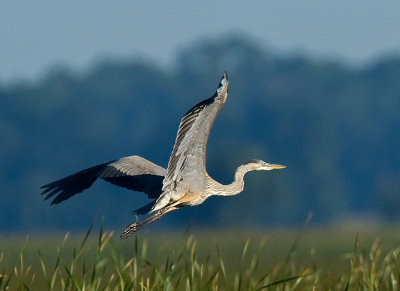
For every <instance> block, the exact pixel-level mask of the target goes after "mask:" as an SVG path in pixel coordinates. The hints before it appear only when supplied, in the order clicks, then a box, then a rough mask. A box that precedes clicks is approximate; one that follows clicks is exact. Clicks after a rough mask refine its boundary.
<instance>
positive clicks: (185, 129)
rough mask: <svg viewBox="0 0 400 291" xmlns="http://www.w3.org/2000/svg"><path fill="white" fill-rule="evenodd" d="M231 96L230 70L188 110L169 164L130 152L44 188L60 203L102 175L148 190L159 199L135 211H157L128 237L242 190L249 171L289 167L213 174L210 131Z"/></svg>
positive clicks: (252, 166) (252, 164) (256, 165)
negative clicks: (225, 180)
mask: <svg viewBox="0 0 400 291" xmlns="http://www.w3.org/2000/svg"><path fill="white" fill-rule="evenodd" d="M227 96H228V76H227V74H226V73H225V74H224V76H223V77H222V79H221V82H220V83H219V86H218V88H217V90H216V92H215V93H214V95H213V96H212V97H211V98H208V99H206V100H204V101H202V102H200V103H199V104H197V105H196V106H194V107H193V108H192V109H190V110H189V111H188V112H187V113H186V114H185V115H184V116H183V118H182V120H181V122H180V125H179V129H178V134H177V137H176V141H175V145H174V148H173V150H172V153H171V156H170V160H169V163H168V167H167V169H164V168H163V167H160V166H158V165H156V164H154V163H152V162H150V161H148V160H146V159H144V158H142V157H140V156H129V157H124V158H121V159H119V160H114V161H111V162H108V163H103V164H100V165H97V166H94V167H91V168H88V169H85V170H83V171H80V172H78V173H75V174H73V175H71V176H68V177H65V178H63V179H60V180H57V181H55V182H52V183H50V184H47V185H44V186H43V187H42V188H44V191H43V192H42V194H47V195H46V197H45V200H47V199H49V198H51V197H53V196H55V198H54V199H53V201H52V202H51V204H58V203H60V202H62V201H64V200H66V199H68V198H70V197H71V196H73V195H75V194H78V193H81V192H82V191H83V190H85V189H87V188H89V187H90V186H91V185H92V184H93V183H94V182H95V180H96V179H97V178H101V179H103V180H105V181H107V182H110V183H113V184H115V185H117V186H120V187H124V188H127V189H129V190H134V191H139V192H144V193H146V194H147V196H148V198H150V199H153V201H152V202H150V203H149V204H147V205H145V206H143V207H141V208H139V209H136V210H135V213H136V214H146V213H153V212H154V214H153V215H152V216H150V217H149V218H147V219H145V220H142V221H139V222H135V223H132V224H130V225H128V226H127V227H126V228H125V230H124V232H123V234H122V235H121V238H126V237H128V236H129V235H131V234H132V233H134V232H136V231H137V230H139V229H140V228H142V227H143V226H145V225H147V224H149V223H151V222H153V221H154V220H157V219H159V218H160V217H161V216H163V215H164V214H166V213H168V212H170V211H173V210H176V209H179V208H181V207H184V206H195V205H199V204H201V203H203V202H204V200H206V199H207V198H208V197H210V196H213V195H220V196H230V195H236V194H238V193H240V192H241V191H242V190H243V187H244V179H243V178H244V175H245V174H246V173H247V172H249V171H255V170H273V169H282V168H284V167H285V166H281V165H276V164H269V163H266V162H263V161H261V160H250V161H249V162H247V163H245V164H243V165H241V166H239V167H238V168H237V170H236V173H235V179H234V181H233V182H232V183H231V184H229V185H222V184H220V183H218V182H217V181H215V180H213V179H212V178H211V177H210V176H209V175H208V173H207V171H206V148H207V141H208V136H209V133H210V129H211V127H212V125H213V123H214V120H215V118H216V116H217V114H218V112H219V111H220V109H221V108H222V106H223V105H224V103H225V101H226V98H227Z"/></svg>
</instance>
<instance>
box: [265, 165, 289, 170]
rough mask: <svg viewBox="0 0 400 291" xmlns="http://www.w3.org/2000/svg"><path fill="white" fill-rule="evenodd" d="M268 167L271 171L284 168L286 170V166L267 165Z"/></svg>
mask: <svg viewBox="0 0 400 291" xmlns="http://www.w3.org/2000/svg"><path fill="white" fill-rule="evenodd" d="M269 167H270V168H271V169H272V170H279V169H284V168H286V166H283V165H276V164H271V165H269Z"/></svg>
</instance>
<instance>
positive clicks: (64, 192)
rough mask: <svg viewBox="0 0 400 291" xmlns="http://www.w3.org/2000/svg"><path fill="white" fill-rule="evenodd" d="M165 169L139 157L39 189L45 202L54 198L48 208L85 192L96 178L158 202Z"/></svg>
mask: <svg viewBox="0 0 400 291" xmlns="http://www.w3.org/2000/svg"><path fill="white" fill-rule="evenodd" d="M165 174H166V169H164V168H163V167H160V166H158V165H156V164H154V163H152V162H150V161H148V160H146V159H144V158H142V157H140V156H129V157H124V158H121V159H119V160H115V161H111V162H107V163H103V164H100V165H97V166H94V167H90V168H88V169H85V170H82V171H80V172H78V173H75V174H72V175H70V176H68V177H65V178H62V179H60V180H57V181H54V182H52V183H49V184H47V185H44V186H42V188H43V189H44V190H43V192H42V195H43V194H47V195H46V197H45V200H47V199H49V198H51V197H53V196H55V195H56V196H55V198H54V199H53V201H52V202H51V204H58V203H60V202H62V201H64V200H67V199H68V198H70V197H72V196H74V195H76V194H78V193H81V192H82V191H83V190H85V189H88V188H89V187H90V186H91V185H92V184H93V183H94V182H95V181H96V180H97V178H101V179H103V180H105V181H107V182H110V183H112V184H114V185H117V186H120V187H124V188H126V189H129V190H134V191H139V192H144V193H146V194H147V196H148V197H149V198H153V199H155V198H158V197H159V196H160V194H161V192H162V191H161V188H162V181H163V179H164V176H165Z"/></svg>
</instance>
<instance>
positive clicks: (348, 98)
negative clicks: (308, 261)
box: [0, 36, 400, 232]
mask: <svg viewBox="0 0 400 291" xmlns="http://www.w3.org/2000/svg"><path fill="white" fill-rule="evenodd" d="M224 70H227V71H228V73H229V77H230V92H229V96H228V101H227V103H226V104H225V107H224V108H223V110H222V111H221V112H220V114H219V116H218V117H217V120H216V123H215V125H214V127H213V129H212V131H211V134H210V140H209V143H208V152H207V154H208V158H207V167H208V171H209V173H210V174H211V175H212V176H213V177H214V178H215V179H217V180H220V181H221V182H223V183H230V182H231V180H232V179H233V173H234V171H235V169H236V167H237V166H238V165H239V164H241V163H243V162H246V161H247V160H249V159H251V158H260V159H263V160H266V161H269V162H274V163H280V164H284V165H286V166H287V168H286V169H284V170H281V171H272V172H268V173H266V172H255V173H250V174H248V175H247V176H246V187H245V191H244V192H243V193H242V194H241V195H239V196H236V197H230V198H220V197H215V198H214V197H213V198H210V199H209V200H207V201H206V202H205V203H204V204H203V205H201V206H198V207H191V208H187V209H183V210H182V211H179V212H176V213H174V214H173V215H167V216H166V217H165V219H162V220H161V221H160V222H159V223H157V225H154V226H152V227H154V228H159V227H163V228H168V227H170V228H172V227H187V226H191V225H193V226H201V227H215V226H220V227H222V226H223V227H234V226H252V227H260V226H276V225H286V226H294V225H298V224H301V223H303V221H304V220H305V218H306V216H307V214H308V213H309V212H313V213H314V217H313V221H314V222H315V223H320V224H324V223H331V222H335V221H338V220H339V221H340V220H345V219H348V218H352V217H365V216H373V217H377V218H379V219H385V220H388V221H394V220H398V219H399V218H400V193H399V192H400V154H399V147H400V114H399V110H400V59H399V58H398V57H391V58H386V59H381V60H379V61H377V62H375V63H373V64H371V65H368V66H366V67H363V68H351V67H348V66H346V65H344V64H341V63H338V62H334V61H326V60H316V59H313V58H311V57H306V56H302V55H279V54H277V53H275V52H271V51H269V50H267V49H265V48H263V47H260V46H259V45H258V44H257V43H255V42H253V41H251V40H249V39H246V38H244V37H238V36H233V37H232V36H230V37H225V38H218V39H209V40H202V41H199V42H197V43H195V44H193V45H191V46H190V47H187V48H186V49H184V50H183V51H181V52H180V53H179V54H178V57H177V58H176V61H175V62H174V64H173V65H172V66H170V67H168V68H164V67H161V66H159V65H157V64H154V63H153V62H151V61H149V60H143V59H140V58H136V59H131V60H104V61H103V62H101V63H99V64H97V65H96V66H94V67H93V68H91V70H90V71H89V72H87V73H84V74H83V73H76V72H72V71H69V70H68V69H67V68H57V69H54V70H53V71H51V72H50V73H49V74H48V75H47V77H46V78H45V79H44V80H42V81H41V82H37V83H28V82H25V83H23V82H21V83H18V84H14V85H2V86H0V134H1V142H0V171H1V175H0V195H1V196H0V198H1V203H0V231H7V232H10V231H20V232H24V231H28V230H38V229H42V230H66V229H87V227H88V226H89V225H90V224H91V223H92V222H93V221H94V220H96V219H97V220H98V219H99V218H100V217H101V216H103V215H104V216H105V221H106V226H109V227H112V228H115V229H117V230H118V229H122V228H123V226H125V225H126V224H128V223H129V222H130V221H131V220H133V219H134V217H133V216H132V214H131V212H130V210H133V209H135V208H137V207H139V206H141V205H142V204H144V203H145V198H144V197H143V196H144V195H142V194H141V193H135V192H131V191H128V190H124V189H118V188H116V187H114V186H113V185H109V184H107V183H105V182H103V181H100V182H97V183H95V184H94V187H92V188H91V189H89V190H88V191H86V192H83V193H82V194H80V195H77V196H76V197H73V198H72V199H70V200H68V201H66V202H64V203H62V204H60V205H56V206H51V207H50V206H49V205H48V204H49V203H47V202H43V201H42V197H40V195H39V194H40V189H39V187H40V186H42V185H43V184H46V183H48V182H51V181H53V180H56V179H58V178H62V177H64V176H66V175H69V174H72V173H74V172H76V171H78V170H81V169H84V168H87V167H89V166H92V165H95V164H99V163H102V162H106V161H109V160H113V159H115V158H119V157H123V156H127V155H132V154H138V155H142V156H144V157H145V158H147V159H150V160H151V161H153V162H156V163H158V164H160V165H162V166H164V167H166V165H167V163H168V158H169V154H170V151H171V150H172V146H173V143H174V141H175V135H176V131H177V127H178V124H179V121H180V118H181V117H182V116H183V114H184V113H185V112H186V111H187V110H188V109H189V108H191V107H192V106H193V105H194V104H196V103H198V102H200V101H201V100H203V99H205V98H208V97H209V96H210V95H211V94H212V93H213V92H214V90H215V88H216V86H217V84H218V81H219V78H220V76H221V75H222V73H223V71H224Z"/></svg>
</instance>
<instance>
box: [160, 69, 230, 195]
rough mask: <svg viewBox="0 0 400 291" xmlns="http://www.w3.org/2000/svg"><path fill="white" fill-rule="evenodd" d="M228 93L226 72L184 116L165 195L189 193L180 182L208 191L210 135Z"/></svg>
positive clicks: (198, 189)
mask: <svg viewBox="0 0 400 291" xmlns="http://www.w3.org/2000/svg"><path fill="white" fill-rule="evenodd" d="M227 94H228V77H227V74H226V73H225V74H224V76H223V77H222V79H221V82H220V84H219V86H218V89H217V91H216V92H215V94H214V95H213V96H212V97H211V98H208V99H206V100H204V101H202V102H200V103H199V104H197V105H195V106H194V107H193V108H192V109H190V110H189V111H188V112H187V113H186V114H185V115H184V116H183V118H182V120H181V122H180V125H179V129H178V134H177V137H176V140H175V145H174V148H173V150H172V154H171V157H170V160H169V163H168V168H167V173H166V175H165V179H164V181H163V188H162V189H163V191H164V193H163V194H162V195H161V196H163V195H169V196H170V197H169V198H171V199H172V200H178V199H179V198H181V196H182V195H184V194H185V193H182V192H181V191H177V189H176V188H177V185H178V184H181V185H184V187H186V188H187V190H191V191H202V190H204V188H205V183H206V180H205V179H206V165H205V156H206V147H207V141H208V136H209V133H210V130H211V127H212V125H213V123H214V120H215V118H216V116H217V114H218V112H219V110H220V109H221V108H222V106H223V105H224V103H225V101H226V97H227ZM174 195H175V196H174ZM161 196H160V199H159V200H161V198H162V197H161ZM164 200H165V199H164Z"/></svg>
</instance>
